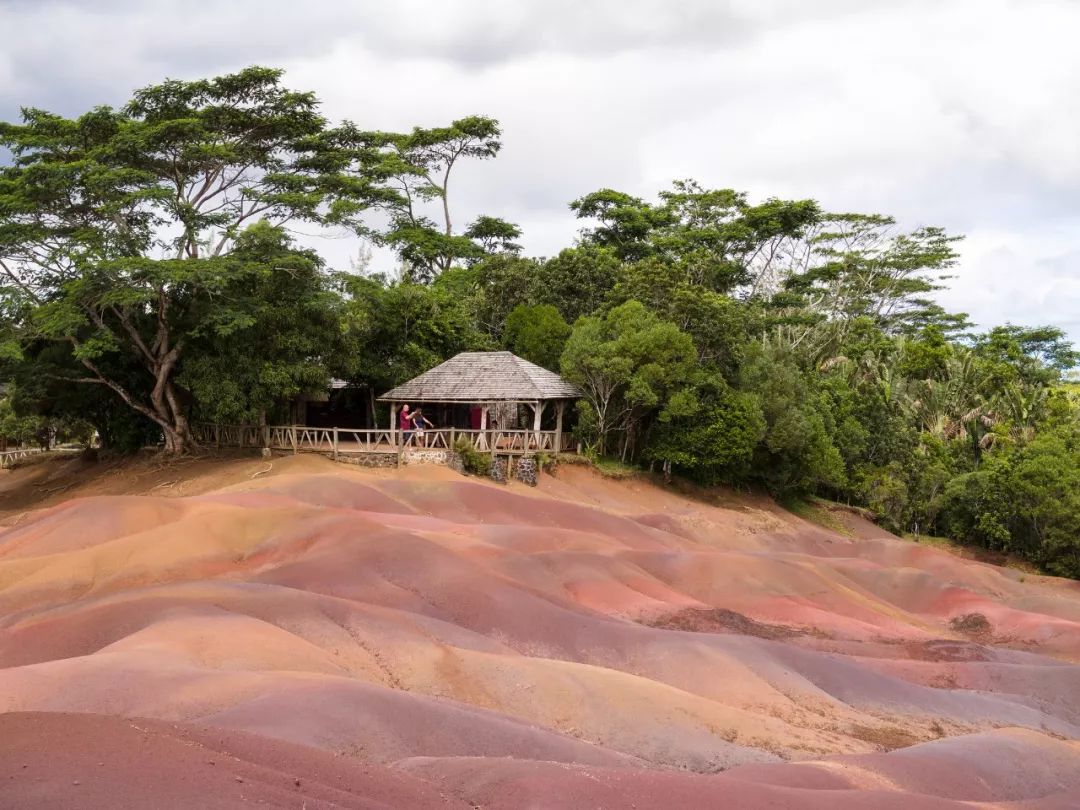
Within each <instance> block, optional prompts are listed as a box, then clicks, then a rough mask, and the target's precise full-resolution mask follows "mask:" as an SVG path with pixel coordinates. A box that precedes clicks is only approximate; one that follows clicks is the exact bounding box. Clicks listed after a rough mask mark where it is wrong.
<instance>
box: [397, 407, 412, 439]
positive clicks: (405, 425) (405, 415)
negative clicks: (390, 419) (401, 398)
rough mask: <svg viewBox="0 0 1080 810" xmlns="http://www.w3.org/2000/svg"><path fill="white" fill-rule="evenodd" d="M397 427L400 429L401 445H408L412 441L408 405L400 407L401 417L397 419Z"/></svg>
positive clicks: (410, 416) (410, 417)
mask: <svg viewBox="0 0 1080 810" xmlns="http://www.w3.org/2000/svg"><path fill="white" fill-rule="evenodd" d="M398 426H399V427H400V428H401V443H402V444H408V443H409V441H410V440H411V439H412V428H413V424H412V414H411V413H410V412H409V406H408V405H402V406H401V415H400V416H399V417H398Z"/></svg>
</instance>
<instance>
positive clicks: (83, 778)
mask: <svg viewBox="0 0 1080 810" xmlns="http://www.w3.org/2000/svg"><path fill="white" fill-rule="evenodd" d="M239 463H240V462H237V464H239ZM278 466H279V471H278V472H280V467H282V466H284V467H286V468H288V467H289V466H290V465H289V464H288V463H282V464H279V465H278ZM292 466H293V467H295V468H298V469H299V470H300V471H299V472H298V473H297V474H291V475H290V474H284V475H282V474H278V472H275V473H274V474H272V475H267V476H265V477H258V478H256V479H254V480H252V479H251V478H250V473H247V471H246V470H245V473H246V474H245V475H243V476H237V475H234V476H233V478H232V479H231V480H233V481H237V480H239V481H240V482H241V483H240V484H235V485H233V486H231V487H225V488H224V489H222V488H220V487H221V485H222V484H224V483H226V481H225V480H217V481H216V485H217V486H218V489H216V490H214V487H211V486H209V485H206V486H203V487H201V488H200V487H199V486H198V484H197V483H196V484H193V485H192V486H191V487H190V488H189V489H188V491H194V492H202V493H203V494H199V495H193V496H189V497H172V498H168V497H133V496H130V495H128V496H125V495H119V494H117V495H101V494H97V495H94V496H93V497H86V498H82V499H76V500H73V501H69V502H66V503H61V504H59V505H56V506H53V507H51V508H49V509H45V510H42V511H39V512H36V513H30V514H28V515H26V516H24V517H21V518H19V519H18V520H17V521H14V525H12V526H11V527H10V528H8V529H7V530H6V531H4V532H2V533H0V712H6V714H0V807H4V808H6V807H12V808H15V807H36V806H41V807H52V806H72V807H91V808H92V807H144V806H154V807H173V806H175V807H192V806H203V807H232V806H237V805H238V804H241V803H244V802H249V803H251V802H254V803H257V802H260V801H261V802H263V803H265V804H268V805H270V806H281V807H302V806H304V803H305V802H306V803H307V806H308V807H312V808H314V807H435V806H448V807H457V806H463V807H468V806H473V807H476V806H480V807H485V808H486V807H570V806H575V807H576V806H597V807H630V806H636V807H639V808H645V807H672V806H687V807H690V806H693V807H775V808H789V807H790V808H795V807H823V808H830V810H831V809H832V808H847V807H852V808H855V807H897V808H900V807H903V808H904V809H905V810H907V809H908V808H910V807H912V806H918V807H943V808H944V807H955V806H959V805H958V803H960V802H969V803H995V802H998V803H1000V802H1012V803H1014V804H1010V805H1009V806H1010V807H1025V808H1026V807H1034V806H1039V807H1047V808H1057V807H1078V806H1080V742H1077V740H1080V584H1078V583H1074V582H1067V581H1063V580H1055V579H1052V578H1047V577H1037V576H1030V575H1028V576H1022V575H1021V574H1020V573H1019V572H1017V571H1013V570H1010V569H1003V568H997V567H994V566H991V565H986V564H982V563H976V562H972V561H969V560H964V559H960V558H958V557H954V556H951V555H949V554H947V553H945V552H942V551H938V550H935V549H931V548H926V547H923V546H919V545H916V544H914V543H910V542H906V541H901V540H898V539H896V538H893V537H891V536H889V535H887V534H886V533H884V532H882V531H880V530H879V529H876V528H875V527H872V526H869V525H868V524H861V523H857V522H856V523H854V524H853V528H854V529H855V532H854V538H850V537H844V536H840V535H836V534H833V533H831V532H828V531H826V530H824V529H821V528H819V527H816V526H812V525H810V524H807V523H805V522H803V521H801V520H799V519H797V518H795V517H792V516H790V515H787V514H786V513H783V512H781V511H779V510H776V509H775V508H773V507H772V506H771V505H769V504H768V503H766V502H763V501H749V500H746V501H741V502H736V501H732V502H730V503H729V504H728V505H727V506H726V507H720V506H709V505H706V504H703V503H701V502H697V501H693V500H689V499H687V498H685V497H681V496H679V495H677V494H675V493H673V492H671V491H668V490H665V489H662V488H658V487H654V486H652V485H649V484H647V483H643V482H629V483H628V482H612V481H607V480H604V479H601V478H599V477H598V476H595V475H593V474H592V473H590V472H588V471H585V470H582V469H577V468H566V467H564V468H562V469H561V470H560V472H559V475H558V477H557V478H555V479H552V478H546V479H545V481H544V483H543V484H542V486H541V487H540V489H539V490H535V491H534V490H528V489H525V488H522V487H518V486H511V487H498V486H495V485H490V484H486V483H482V482H476V481H471V480H466V479H463V478H460V477H457V476H455V475H454V474H452V473H450V472H449V471H446V470H439V469H432V468H427V469H420V470H407V471H403V472H400V473H399V472H396V471H393V472H386V471H380V472H365V471H359V470H352V469H348V468H344V467H339V466H337V465H333V464H332V463H330V462H326V463H322V460H317V461H316V460H304V461H303V462H302V463H300V462H294V463H293V464H292ZM286 471H287V470H286ZM217 474H218V475H219V477H220V476H221V475H223V473H220V472H219V473H217ZM91 491H92V490H91ZM853 520H854V519H853ZM215 751H216V752H218V753H217V754H215V753H213V752H215ZM224 751H228V752H229V755H230V756H231V757H232V758H233V759H232V760H230V762H233V760H235V763H234V764H235V768H233V770H236V772H235V773H234V772H233V770H229V771H228V773H226V774H225V776H222V775H221V773H222V770H223V769H221V768H219V767H218V766H217V765H214V766H208V765H206V764H205V760H206V759H207V758H211V759H214V758H217V759H216V761H217V762H218V764H220V761H221V760H220V756H221V755H222V754H221V752H224ZM98 752H100V754H99V753H98ZM207 752H210V753H207ZM98 761H100V762H102V763H104V764H101V765H97V764H96V763H97V762H98ZM128 763H130V764H128ZM23 765H26V766H27V767H25V768H23V767H22V766H23ZM91 766H93V767H91ZM237 769H241V770H237ZM721 772H722V773H721ZM293 775H295V778H298V779H299V780H300V782H301V784H300V786H297V785H295V784H293V783H292V781H291V780H292V779H293V778H294V776H293ZM286 776H287V777H288V778H286ZM237 778H239V779H242V780H244V781H237ZM5 780H6V783H5ZM75 782H78V783H79V784H75ZM963 806H965V807H971V806H978V805H972V804H964V805H963ZM994 806H1000V805H997V804H995V805H994Z"/></svg>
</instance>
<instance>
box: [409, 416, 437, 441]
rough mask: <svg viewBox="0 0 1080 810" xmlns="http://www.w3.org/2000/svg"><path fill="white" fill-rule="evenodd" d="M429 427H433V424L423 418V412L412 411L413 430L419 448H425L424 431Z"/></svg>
mask: <svg viewBox="0 0 1080 810" xmlns="http://www.w3.org/2000/svg"><path fill="white" fill-rule="evenodd" d="M429 427H430V428H433V427H435V423H434V422H432V421H431V420H430V419H428V418H427V417H426V416H424V411H423V410H422V409H420V408H417V409H416V410H415V411H413V428H414V429H415V430H416V443H417V444H418V445H419V446H420V447H427V441H426V440H425V438H424V429H425V428H429Z"/></svg>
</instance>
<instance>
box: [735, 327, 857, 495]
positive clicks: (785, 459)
mask: <svg viewBox="0 0 1080 810" xmlns="http://www.w3.org/2000/svg"><path fill="white" fill-rule="evenodd" d="M815 382H816V381H815V380H814V379H813V378H812V377H809V376H808V375H805V374H803V373H802V372H801V371H800V369H799V367H798V366H797V365H796V363H795V362H794V360H793V358H792V356H791V355H790V354H789V353H787V352H785V351H784V350H779V349H776V348H772V347H767V346H762V347H757V348H755V351H754V352H753V354H752V355H751V356H750V357H749V358H748V361H747V363H746V364H745V365H744V366H743V377H742V387H743V389H744V390H745V391H747V392H749V393H751V394H753V395H754V396H755V397H756V398H757V401H758V402H759V403H760V407H761V413H762V416H763V417H764V422H765V430H764V435H763V436H762V438H761V441H760V442H759V443H758V445H757V447H756V448H755V450H754V463H753V467H754V472H753V477H754V478H755V479H756V480H759V481H760V482H761V483H763V484H764V485H765V486H766V487H767V488H768V489H769V490H770V491H771V492H773V493H775V494H778V495H782V494H785V493H789V492H813V491H815V490H820V489H837V488H840V487H842V486H843V485H844V484H845V483H846V471H845V468H844V459H843V457H842V455H841V454H840V451H839V450H838V449H837V447H836V445H835V444H834V443H833V440H832V432H833V430H834V428H835V425H834V421H833V419H832V414H831V412H830V410H829V408H828V405H827V399H826V398H825V397H823V396H822V395H821V394H820V393H819V392H818V391H816V390H815Z"/></svg>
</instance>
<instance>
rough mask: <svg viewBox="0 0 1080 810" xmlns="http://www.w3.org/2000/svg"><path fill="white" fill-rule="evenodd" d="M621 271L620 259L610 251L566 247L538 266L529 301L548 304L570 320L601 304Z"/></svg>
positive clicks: (587, 312)
mask: <svg viewBox="0 0 1080 810" xmlns="http://www.w3.org/2000/svg"><path fill="white" fill-rule="evenodd" d="M620 271H621V265H620V264H619V260H618V259H617V258H616V256H615V254H614V253H613V252H612V251H610V250H605V249H597V248H592V247H576V248H567V249H566V250H563V251H561V252H560V253H559V255H558V256H556V257H555V258H553V259H548V260H547V261H546V262H544V263H543V264H542V265H541V267H540V268H539V270H538V271H537V273H536V276H535V277H534V281H533V283H532V285H531V288H530V296H529V297H530V301H531V302H532V303H534V304H550V305H551V306H553V307H555V308H556V309H558V310H559V312H561V313H562V316H563V317H564V318H565V319H566V321H567V322H568V323H573V322H574V321H576V320H577V319H578V318H580V317H581V316H582V315H588V314H589V313H591V312H595V311H596V310H597V309H599V308H600V307H601V306H602V305H603V304H604V302H605V301H606V300H607V296H608V293H609V292H610V291H611V289H612V288H613V287H614V286H615V283H616V281H617V280H618V278H619V273H620Z"/></svg>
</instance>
